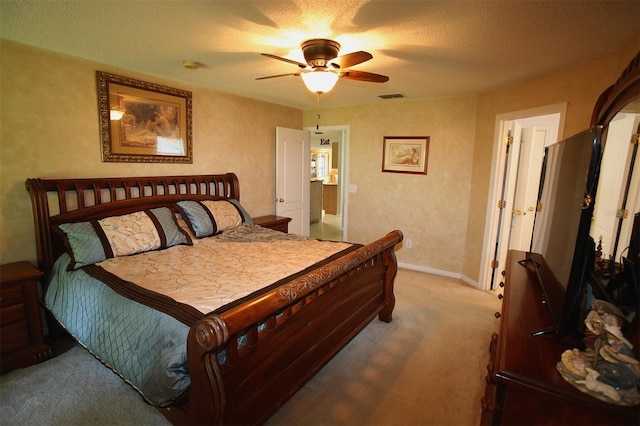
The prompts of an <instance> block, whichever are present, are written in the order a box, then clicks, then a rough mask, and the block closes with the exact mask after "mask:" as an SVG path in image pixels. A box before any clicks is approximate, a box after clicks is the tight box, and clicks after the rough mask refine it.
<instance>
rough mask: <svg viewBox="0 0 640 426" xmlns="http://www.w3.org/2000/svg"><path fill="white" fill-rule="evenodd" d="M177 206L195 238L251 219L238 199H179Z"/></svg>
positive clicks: (215, 232) (209, 234)
mask: <svg viewBox="0 0 640 426" xmlns="http://www.w3.org/2000/svg"><path fill="white" fill-rule="evenodd" d="M177 205H178V208H179V209H180V211H181V212H182V215H183V218H184V220H185V221H186V222H187V225H189V228H190V229H191V231H192V232H193V234H194V235H195V236H196V237H197V238H203V237H210V236H212V235H216V234H219V233H221V232H222V231H225V230H227V229H233V228H236V227H238V226H240V225H241V224H242V223H243V222H247V223H253V219H251V216H249V214H248V213H247V211H246V210H245V209H244V208H243V207H242V205H241V204H240V203H239V202H238V200H234V199H229V200H205V201H179V202H178V203H177Z"/></svg>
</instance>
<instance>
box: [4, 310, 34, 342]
mask: <svg viewBox="0 0 640 426" xmlns="http://www.w3.org/2000/svg"><path fill="white" fill-rule="evenodd" d="M26 318H27V316H26V315H25V311H24V304H22V303H18V304H16V305H11V306H7V307H3V308H2V309H0V325H1V326H3V327H4V326H5V325H7V324H12V323H14V322H18V321H23V320H25V319H26ZM1 343H2V342H1V341H0V344H1Z"/></svg>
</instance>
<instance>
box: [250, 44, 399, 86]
mask: <svg viewBox="0 0 640 426" xmlns="http://www.w3.org/2000/svg"><path fill="white" fill-rule="evenodd" d="M301 48H302V53H303V54H304V59H305V61H307V63H306V64H304V63H302V62H298V61H295V60H293V59H288V58H283V57H281V56H276V55H271V54H269V53H262V54H261V55H263V56H266V57H268V58H273V59H277V60H279V61H284V62H288V63H290V64H294V65H297V66H298V67H299V68H301V70H300V71H299V72H295V73H287V74H278V75H270V76H267V77H258V78H256V80H264V79H267V78H276V77H285V76H291V75H292V76H301V77H302V80H303V81H304V84H305V86H307V88H308V89H309V90H311V91H312V92H314V93H318V94H321V93H326V92H328V91H329V90H331V89H332V88H333V86H334V85H335V84H336V82H337V81H338V78H346V79H348V80H358V81H366V82H371V83H384V82H386V81H389V77H387V76H386V75H381V74H374V73H371V72H366V71H356V70H348V69H347V68H349V67H352V66H354V65H358V64H361V63H363V62H365V61H368V60H369V59H371V58H373V55H371V53H369V52H363V51H358V52H353V53H347V54H346V55H342V56H338V52H340V43H338V42H336V41H333V40H327V39H322V38H318V39H312V40H307V41H305V42H303V43H302V45H301Z"/></svg>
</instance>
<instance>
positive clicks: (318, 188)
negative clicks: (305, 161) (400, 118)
mask: <svg viewBox="0 0 640 426" xmlns="http://www.w3.org/2000/svg"><path fill="white" fill-rule="evenodd" d="M306 130H309V132H310V134H311V138H310V139H311V157H310V164H309V176H310V180H311V184H310V186H311V190H310V193H311V197H310V226H309V235H310V236H311V237H312V238H318V239H323V240H333V241H344V240H345V239H346V233H347V221H346V218H347V215H346V210H347V202H346V198H347V191H345V188H347V185H346V182H347V181H348V176H347V171H346V169H347V167H346V165H347V164H348V162H347V158H346V157H347V154H348V149H347V148H348V141H349V137H348V134H349V132H348V126H323V127H321V128H320V129H319V130H318V129H315V128H313V129H311V128H306Z"/></svg>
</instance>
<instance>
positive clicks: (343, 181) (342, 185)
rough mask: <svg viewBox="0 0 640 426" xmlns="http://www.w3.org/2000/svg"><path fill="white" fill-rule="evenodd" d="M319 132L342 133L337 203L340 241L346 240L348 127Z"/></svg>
mask: <svg viewBox="0 0 640 426" xmlns="http://www.w3.org/2000/svg"><path fill="white" fill-rule="evenodd" d="M304 130H308V131H309V132H316V131H318V130H317V129H316V127H315V126H306V127H305V128H304ZM320 131H326V132H342V139H341V140H340V160H339V164H338V183H339V185H338V189H339V190H340V191H339V193H338V198H339V200H338V202H339V203H342V240H343V241H349V240H348V235H347V231H348V218H349V191H348V188H349V138H350V131H351V130H350V126H349V125H348V124H342V125H337V126H321V127H320Z"/></svg>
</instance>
